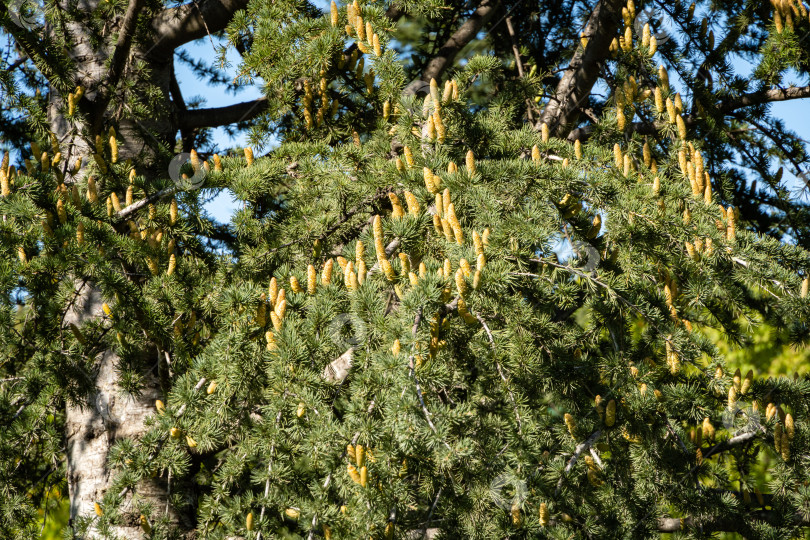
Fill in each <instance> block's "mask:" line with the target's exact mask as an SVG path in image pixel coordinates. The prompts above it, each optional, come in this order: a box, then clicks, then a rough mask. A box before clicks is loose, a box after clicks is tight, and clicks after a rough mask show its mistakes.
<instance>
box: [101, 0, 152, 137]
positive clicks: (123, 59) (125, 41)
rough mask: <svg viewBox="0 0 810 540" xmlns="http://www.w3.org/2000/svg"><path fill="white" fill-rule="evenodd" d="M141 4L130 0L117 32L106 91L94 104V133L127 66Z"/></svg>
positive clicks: (140, 0)
mask: <svg viewBox="0 0 810 540" xmlns="http://www.w3.org/2000/svg"><path fill="white" fill-rule="evenodd" d="M143 4H144V0H130V1H129V5H128V6H127V12H126V13H125V14H124V20H123V22H122V23H121V29H120V31H119V32H118V41H117V42H116V43H115V51H114V52H113V55H112V59H111V60H110V70H109V72H108V73H107V79H106V81H105V85H106V90H105V92H104V94H103V96H102V97H101V98H100V99H98V100H96V102H95V104H94V107H95V110H96V114H95V115H94V117H95V122H94V124H95V125H94V126H93V131H95V132H96V133H98V132H99V131H101V127H102V124H103V122H104V114H103V112H104V109H106V108H107V103H108V102H109V101H110V97H111V96H112V95H113V93H114V92H115V87H116V85H117V84H118V81H119V80H121V75H122V74H123V73H124V66H126V64H127V58H129V51H130V49H131V47H132V35H133V34H134V33H135V25H136V23H137V22H138V14H139V13H140V12H141V9H142V8H143Z"/></svg>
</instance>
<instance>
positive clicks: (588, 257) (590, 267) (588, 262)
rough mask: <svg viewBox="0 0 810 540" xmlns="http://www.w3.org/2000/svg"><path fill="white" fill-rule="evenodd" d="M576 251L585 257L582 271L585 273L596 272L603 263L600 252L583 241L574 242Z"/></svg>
mask: <svg viewBox="0 0 810 540" xmlns="http://www.w3.org/2000/svg"><path fill="white" fill-rule="evenodd" d="M574 251H575V253H577V255H578V256H582V255H584V256H585V264H584V265H583V266H582V270H583V271H585V272H592V271H594V270H596V268H597V267H598V266H599V263H600V262H602V257H601V256H600V255H599V250H598V249H596V248H595V247H593V246H592V245H591V244H589V243H587V242H583V241H582V240H575V241H574Z"/></svg>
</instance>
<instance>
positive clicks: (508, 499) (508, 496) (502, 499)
mask: <svg viewBox="0 0 810 540" xmlns="http://www.w3.org/2000/svg"><path fill="white" fill-rule="evenodd" d="M489 494H490V496H491V497H492V501H493V502H494V503H495V505H496V506H498V507H500V508H503V509H504V510H506V511H507V512H508V511H510V510H512V508H514V507H516V506H517V507H520V506H521V505H522V504H523V501H525V500H526V499H527V498H528V496H529V488H528V487H527V486H526V482H525V481H524V480H522V479H521V478H518V477H517V476H516V475H515V474H513V473H511V472H502V473H501V474H499V475H498V476H496V477H495V478H494V479H493V480H492V482H490V484H489Z"/></svg>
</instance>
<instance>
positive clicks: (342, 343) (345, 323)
mask: <svg viewBox="0 0 810 540" xmlns="http://www.w3.org/2000/svg"><path fill="white" fill-rule="evenodd" d="M327 332H328V333H329V336H330V337H331V338H332V343H334V344H335V345H337V346H338V347H340V348H341V349H349V348H350V347H356V346H357V345H359V344H360V343H362V341H363V337H364V336H365V334H366V328H365V324H363V322H362V321H359V320H357V319H356V318H353V317H352V316H351V315H349V314H348V313H341V314H340V315H338V316H337V317H335V318H334V319H332V320H331V321H330V322H329V326H328V327H327Z"/></svg>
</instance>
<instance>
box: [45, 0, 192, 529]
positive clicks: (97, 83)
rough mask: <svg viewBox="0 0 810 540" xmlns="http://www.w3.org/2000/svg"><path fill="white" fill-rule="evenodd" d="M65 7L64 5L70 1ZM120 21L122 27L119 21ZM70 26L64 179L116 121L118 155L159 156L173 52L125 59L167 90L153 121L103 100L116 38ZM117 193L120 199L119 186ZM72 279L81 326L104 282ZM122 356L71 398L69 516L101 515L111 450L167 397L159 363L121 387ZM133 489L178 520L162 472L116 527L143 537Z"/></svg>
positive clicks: (57, 105)
mask: <svg viewBox="0 0 810 540" xmlns="http://www.w3.org/2000/svg"><path fill="white" fill-rule="evenodd" d="M95 4H96V1H95V0H94V1H93V2H85V3H83V4H82V5H81V6H80V9H85V10H92V9H94V8H95ZM63 7H64V8H65V9H67V6H63ZM117 25H118V26H119V27H120V25H121V21H118V22H117ZM67 27H68V30H69V31H70V33H71V34H72V37H73V39H74V43H75V47H74V49H73V50H72V51H71V56H72V57H73V59H74V60H75V61H76V62H77V64H78V66H79V69H78V74H77V80H78V82H79V83H80V84H81V85H82V86H83V87H84V88H85V98H84V100H83V101H82V104H81V111H82V112H83V113H84V115H83V117H82V118H83V121H82V122H77V121H75V120H74V121H70V120H68V119H67V118H65V117H64V116H63V114H62V110H63V102H64V98H63V97H62V96H60V95H59V93H58V92H57V90H56V89H55V88H51V92H50V102H49V107H48V120H49V123H50V126H51V130H52V131H53V133H54V134H55V135H56V137H57V139H58V140H59V142H60V146H61V151H62V152H63V155H64V156H65V160H66V163H65V166H66V167H67V169H65V173H66V174H65V182H66V183H68V184H70V183H79V182H81V180H82V177H83V176H84V170H85V169H86V167H82V170H81V171H79V173H78V174H75V175H71V174H70V169H71V168H72V167H73V163H74V162H75V160H76V158H78V157H81V158H83V160H84V163H85V164H87V163H89V162H92V161H93V157H92V156H93V154H94V153H95V145H94V138H95V136H96V135H101V136H102V138H103V140H104V141H105V145H107V144H108V139H109V136H108V134H107V130H108V128H109V127H110V126H114V127H116V131H117V134H118V140H119V144H120V152H119V160H120V161H124V160H126V159H129V158H132V160H133V163H135V164H137V165H139V166H141V165H142V164H150V165H154V164H157V162H158V161H159V159H158V158H159V156H158V155H157V153H156V152H155V147H156V143H162V144H167V145H168V146H169V148H173V146H174V138H175V134H176V131H177V130H176V125H177V121H176V118H175V115H174V113H173V107H174V104H173V103H172V101H171V98H170V81H171V73H172V68H173V66H172V55H171V54H170V55H168V57H167V56H166V55H164V56H163V59H162V60H160V61H158V60H156V59H155V58H150V57H149V56H148V54H147V53H146V52H144V51H140V50H137V49H133V50H132V52H131V53H130V61H129V62H128V63H127V64H130V63H131V62H132V60H134V59H137V60H140V61H143V62H146V65H147V68H148V70H147V72H148V73H149V80H147V81H142V83H143V84H149V85H151V86H153V87H156V88H157V89H158V90H159V94H158V95H160V96H162V101H161V103H159V104H158V107H157V110H156V111H155V114H153V115H152V117H151V120H150V121H143V122H142V121H138V120H134V119H132V115H131V112H129V111H127V108H126V106H125V105H124V103H125V101H124V100H125V98H126V96H124V95H121V94H120V93H119V94H115V93H113V94H112V96H111V99H110V106H106V105H103V104H101V105H100V104H99V103H100V102H101V100H103V99H104V95H103V89H104V88H105V85H107V84H108V74H109V68H108V67H106V66H105V63H106V64H107V65H108V64H109V62H108V57H109V56H111V55H112V54H113V50H114V48H115V43H113V42H112V41H108V42H107V43H106V44H105V50H95V49H94V48H93V47H91V45H90V43H91V41H90V36H89V34H87V33H85V32H86V29H85V28H84V27H83V26H82V25H80V24H78V23H75V22H70V23H68V24H67ZM124 69H126V68H124ZM140 83H141V81H139V84H138V85H136V86H135V87H136V88H142V85H141V84H140ZM110 91H112V92H115V91H116V90H115V89H112V90H110ZM150 133H151V135H150ZM152 138H153V139H152ZM139 169H140V170H138V173H139V174H148V175H151V174H154V170H156V169H152V168H151V167H150V168H149V171H151V173H149V172H147V171H146V170H144V169H142V168H140V167H139ZM119 197H120V198H121V200H123V196H122V194H119ZM73 279H74V280H75V283H76V290H77V296H76V300H75V303H74V305H73V306H72V308H71V309H70V311H69V312H68V313H67V315H66V317H65V325H69V324H71V323H72V324H76V325H77V326H81V325H82V324H83V323H84V322H86V321H88V320H90V319H95V318H100V317H102V316H103V314H102V307H101V306H102V304H103V302H104V299H103V298H102V296H101V291H100V290H99V288H98V287H97V286H96V285H94V284H93V283H91V282H86V281H85V280H84V279H83V276H74V277H73ZM153 350H154V349H153ZM144 354H146V351H145V352H144ZM151 354H154V352H152V353H151ZM119 362H120V358H119V357H118V356H117V354H116V353H115V352H114V351H112V350H107V351H105V352H103V353H102V354H101V355H100V356H99V357H98V359H97V363H96V365H95V370H94V372H93V373H92V374H88V377H89V378H90V379H91V380H92V383H93V386H94V390H93V391H92V392H91V394H90V395H89V396H87V398H86V400H85V401H84V402H83V403H76V404H69V405H68V406H67V417H66V420H67V422H66V442H67V475H68V478H67V479H68V494H69V497H70V518H71V522H72V523H75V520H76V519H77V518H79V517H90V518H93V517H95V516H96V511H95V503H100V502H101V501H102V498H103V497H104V494H105V493H106V492H107V490H108V489H109V488H110V485H111V483H112V481H113V479H114V477H115V473H116V471H114V470H112V469H111V468H110V466H109V463H108V457H109V453H110V450H111V449H112V447H113V446H114V445H115V443H116V442H117V441H119V440H121V439H125V438H131V439H138V438H140V436H141V435H143V433H144V432H145V428H144V420H145V418H146V417H147V416H148V415H150V414H153V413H154V412H155V400H156V399H160V398H161V397H162V391H161V386H160V382H159V378H158V377H157V376H156V373H157V369H150V370H149V372H148V373H143V374H142V375H143V381H144V385H143V387H142V390H141V393H140V395H138V396H133V395H131V394H127V393H126V392H124V391H123V390H122V388H121V387H120V386H119V384H118V370H117V366H118V363H119ZM134 495H135V496H137V498H138V500H140V501H143V502H146V503H150V504H151V505H152V507H153V508H155V509H158V510H159V511H160V514H163V512H164V511H165V512H166V513H168V515H169V518H170V520H171V521H172V522H173V523H175V524H177V523H179V521H180V520H179V518H178V516H177V515H176V513H175V512H174V511H173V510H172V509H171V508H170V507H169V504H168V485H167V482H166V481H165V479H153V480H149V481H143V482H141V483H139V484H138V485H137V487H136V489H135V494H133V493H131V492H130V493H128V494H127V496H126V499H125V500H124V503H123V505H122V506H121V508H120V516H121V519H120V520H119V525H118V526H116V527H115V528H114V530H113V532H114V534H115V535H117V537H119V538H133V539H134V538H142V537H143V531H142V529H141V526H140V520H139V519H140V514H139V513H137V512H135V508H134V506H133V505H132V504H131V503H132V498H133V496H134ZM87 537H89V538H100V537H101V534H100V533H99V531H98V529H97V528H96V527H95V526H92V527H91V528H90V530H89V531H88V534H87Z"/></svg>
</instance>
